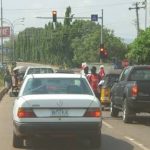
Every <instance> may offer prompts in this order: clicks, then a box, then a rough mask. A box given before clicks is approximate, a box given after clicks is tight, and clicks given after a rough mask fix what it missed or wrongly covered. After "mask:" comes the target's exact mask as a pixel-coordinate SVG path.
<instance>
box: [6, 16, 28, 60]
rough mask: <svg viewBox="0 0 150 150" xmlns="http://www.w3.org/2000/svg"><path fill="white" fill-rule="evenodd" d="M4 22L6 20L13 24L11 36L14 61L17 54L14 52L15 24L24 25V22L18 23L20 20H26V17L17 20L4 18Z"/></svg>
mask: <svg viewBox="0 0 150 150" xmlns="http://www.w3.org/2000/svg"><path fill="white" fill-rule="evenodd" d="M3 20H4V21H3V22H6V23H9V24H10V26H11V37H12V60H13V61H14V60H15V55H14V52H15V46H14V44H15V31H14V29H15V25H24V24H21V23H18V21H19V22H24V20H25V18H18V19H16V20H14V21H13V22H11V21H10V20H9V19H6V18H3Z"/></svg>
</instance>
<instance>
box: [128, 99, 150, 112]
mask: <svg viewBox="0 0 150 150" xmlns="http://www.w3.org/2000/svg"><path fill="white" fill-rule="evenodd" d="M128 105H129V107H130V108H132V109H133V110H135V111H137V112H150V100H136V99H133V98H130V99H129V100H128Z"/></svg>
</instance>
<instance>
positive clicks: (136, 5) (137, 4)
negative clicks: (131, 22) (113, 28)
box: [129, 2, 145, 35]
mask: <svg viewBox="0 0 150 150" xmlns="http://www.w3.org/2000/svg"><path fill="white" fill-rule="evenodd" d="M139 4H140V2H136V3H135V4H134V5H135V7H130V8H129V10H131V9H135V10H136V19H137V35H139V32H140V25H139V12H138V11H139V9H141V8H145V7H143V6H141V7H140V6H139Z"/></svg>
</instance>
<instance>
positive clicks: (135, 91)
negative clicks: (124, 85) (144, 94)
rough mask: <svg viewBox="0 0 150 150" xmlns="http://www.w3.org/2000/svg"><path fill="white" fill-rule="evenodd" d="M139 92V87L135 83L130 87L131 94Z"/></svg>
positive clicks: (135, 94) (134, 94)
mask: <svg viewBox="0 0 150 150" xmlns="http://www.w3.org/2000/svg"><path fill="white" fill-rule="evenodd" d="M138 92H139V88H138V86H137V85H133V86H132V87H131V96H137V95H138Z"/></svg>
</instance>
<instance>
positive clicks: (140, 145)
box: [124, 136, 149, 150]
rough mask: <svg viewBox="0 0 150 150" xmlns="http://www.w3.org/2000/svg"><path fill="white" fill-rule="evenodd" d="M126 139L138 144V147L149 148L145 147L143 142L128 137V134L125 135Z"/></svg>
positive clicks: (145, 149)
mask: <svg viewBox="0 0 150 150" xmlns="http://www.w3.org/2000/svg"><path fill="white" fill-rule="evenodd" d="M124 138H125V139H127V140H129V141H130V142H131V143H133V144H135V145H137V146H138V147H140V148H141V149H142V150H149V148H147V147H145V146H144V145H143V144H141V143H139V142H137V141H136V140H135V139H133V138H131V137H128V136H124Z"/></svg>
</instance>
